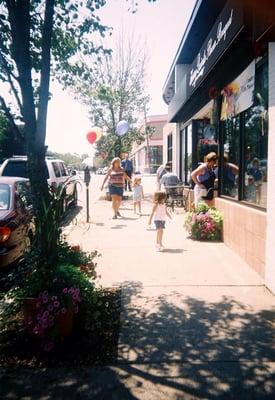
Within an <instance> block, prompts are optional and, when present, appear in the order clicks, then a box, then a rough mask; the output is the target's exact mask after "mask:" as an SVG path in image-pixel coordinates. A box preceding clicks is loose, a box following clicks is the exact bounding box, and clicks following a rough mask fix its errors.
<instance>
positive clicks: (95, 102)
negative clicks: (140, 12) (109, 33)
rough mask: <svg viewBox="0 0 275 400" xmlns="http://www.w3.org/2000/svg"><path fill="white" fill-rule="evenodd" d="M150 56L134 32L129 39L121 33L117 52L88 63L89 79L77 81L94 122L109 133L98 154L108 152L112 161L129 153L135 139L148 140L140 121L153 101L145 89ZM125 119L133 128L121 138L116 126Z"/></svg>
mask: <svg viewBox="0 0 275 400" xmlns="http://www.w3.org/2000/svg"><path fill="white" fill-rule="evenodd" d="M147 59H148V57H147V54H146V47H145V46H144V44H143V43H140V42H139V41H137V40H135V38H134V36H133V35H132V37H130V38H129V39H128V40H127V41H126V40H125V38H124V37H123V35H122V34H120V36H119V39H118V41H117V43H116V45H115V48H114V49H113V52H112V53H111V54H109V53H105V54H103V55H101V56H99V57H97V60H96V62H90V63H88V62H87V64H86V69H87V77H88V79H86V80H85V82H83V81H79V82H78V83H77V84H76V92H77V94H78V96H79V98H80V100H82V101H83V102H84V103H85V104H86V105H87V106H88V107H89V109H90V114H91V119H92V120H93V123H94V124H96V125H99V126H101V127H103V128H104V130H105V131H106V133H107V134H106V135H104V136H103V137H102V138H101V140H99V142H98V144H97V150H98V152H97V154H98V155H100V154H101V153H107V159H108V160H109V159H111V158H113V156H115V155H116V156H120V154H121V153H122V152H129V151H130V150H131V147H132V143H133V141H139V142H142V141H144V140H145V135H144V133H143V132H142V131H140V129H139V127H138V125H137V123H138V121H139V119H140V116H141V114H143V110H144V108H145V107H146V105H147V103H148V102H149V96H148V95H147V94H146V89H145V80H146V65H147ZM89 65H92V67H89ZM121 120H126V121H127V122H128V123H129V125H130V130H129V133H128V134H127V135H125V136H123V137H122V138H119V137H118V136H117V135H116V126H117V124H118V122H119V121H121Z"/></svg>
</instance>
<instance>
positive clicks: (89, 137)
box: [86, 131, 97, 144]
mask: <svg viewBox="0 0 275 400" xmlns="http://www.w3.org/2000/svg"><path fill="white" fill-rule="evenodd" d="M86 137H87V140H88V142H89V143H91V144H93V143H94V142H95V141H96V138H97V134H96V132H94V131H90V132H88V133H87V135H86Z"/></svg>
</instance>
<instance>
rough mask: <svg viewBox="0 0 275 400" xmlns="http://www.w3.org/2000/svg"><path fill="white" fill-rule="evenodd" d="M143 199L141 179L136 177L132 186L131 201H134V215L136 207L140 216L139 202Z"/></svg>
mask: <svg viewBox="0 0 275 400" xmlns="http://www.w3.org/2000/svg"><path fill="white" fill-rule="evenodd" d="M142 199H144V192H143V186H142V184H141V178H140V177H136V178H135V179H134V185H133V201H134V213H135V214H136V208H137V206H138V211H139V215H141V200H142Z"/></svg>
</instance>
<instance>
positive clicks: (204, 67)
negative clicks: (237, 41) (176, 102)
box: [187, 0, 243, 97]
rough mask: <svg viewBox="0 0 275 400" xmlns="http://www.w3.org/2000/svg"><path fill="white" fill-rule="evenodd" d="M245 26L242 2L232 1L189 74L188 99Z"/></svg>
mask: <svg viewBox="0 0 275 400" xmlns="http://www.w3.org/2000/svg"><path fill="white" fill-rule="evenodd" d="M242 25H243V13H242V8H241V6H240V2H239V1H237V0H230V1H228V2H227V4H226V6H225V7H224V9H223V11H222V12H221V14H220V15H219V18H218V19H217V20H216V22H215V24H214V26H213V28H212V29H211V31H210V33H209V35H208V36H207V38H206V40H205V41H204V44H203V46H202V48H201V50H200V51H199V54H198V55H197V57H196V58H195V60H194V62H193V63H192V65H191V66H190V70H189V72H188V74H187V97H190V96H191V94H192V93H193V92H194V90H195V89H196V88H197V87H198V86H199V85H200V83H201V82H202V81H203V80H204V78H205V76H206V75H207V73H208V72H209V71H210V70H211V69H212V68H213V66H214V65H215V63H216V61H217V60H218V58H219V57H220V56H221V55H222V54H223V53H224V51H225V50H226V49H227V47H228V46H229V45H230V43H231V41H232V40H233V39H234V37H235V36H236V34H237V33H238V32H239V30H240V28H241V27H242Z"/></svg>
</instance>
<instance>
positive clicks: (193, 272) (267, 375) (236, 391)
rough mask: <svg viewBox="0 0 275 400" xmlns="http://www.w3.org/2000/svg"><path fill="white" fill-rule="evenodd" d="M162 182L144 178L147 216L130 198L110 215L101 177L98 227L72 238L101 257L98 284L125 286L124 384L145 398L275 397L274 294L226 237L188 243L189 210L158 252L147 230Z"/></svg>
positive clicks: (94, 209) (177, 218)
mask: <svg viewBox="0 0 275 400" xmlns="http://www.w3.org/2000/svg"><path fill="white" fill-rule="evenodd" d="M155 179H156V178H155V177H144V178H143V185H144V189H145V193H146V200H145V201H144V204H143V209H142V211H143V214H144V215H142V216H138V215H135V214H134V213H133V210H132V208H133V206H132V202H131V200H127V201H124V202H123V205H122V209H121V213H122V215H123V218H121V219H118V220H112V219H111V217H112V211H111V204H110V202H107V201H102V200H97V199H98V197H99V195H100V192H99V191H98V190H97V189H96V188H98V187H99V186H100V184H101V182H102V180H103V177H100V176H96V177H95V179H94V180H93V181H94V184H95V185H94V186H95V187H94V189H93V190H94V193H95V196H94V201H93V202H92V203H91V206H90V212H91V223H90V224H89V225H88V224H85V223H83V222H82V225H81V224H79V225H78V226H75V228H74V229H73V230H72V231H71V232H70V236H69V237H70V240H71V241H72V243H75V244H77V243H80V244H81V245H82V246H83V248H84V249H85V250H92V249H97V250H99V252H101V253H102V257H101V258H99V260H98V272H99V274H100V275H101V278H100V280H99V282H100V284H102V285H103V286H113V285H117V286H121V287H122V289H123V290H122V293H123V297H122V304H123V312H122V318H121V322H122V328H121V334H120V343H119V354H118V365H119V366H118V367H117V369H116V373H117V374H118V376H119V379H120V382H123V385H125V386H126V387H127V388H128V389H129V391H130V393H131V394H132V395H133V396H135V397H134V398H142V399H150V398H152V399H155V398H156V399H159V398H160V399H162V398H163V399H167V398H169V399H180V398H182V399H186V398H219V399H220V398H226V399H228V398H232V399H233V398H234V399H246V398H247V399H251V398H259V399H261V398H268V397H269V396H272V393H273V394H275V386H274V385H275V379H274V378H275V348H274V332H275V330H274V322H275V308H274V305H275V297H274V296H273V295H272V294H271V293H269V292H268V291H267V290H266V289H265V288H264V286H263V283H262V280H261V278H259V276H258V275H257V274H256V273H254V272H253V271H252V270H251V269H250V268H249V267H248V266H247V265H246V264H245V262H244V261H242V259H241V258H239V257H238V256H237V255H236V254H235V253H233V252H232V251H231V250H230V249H229V248H227V247H226V246H225V245H224V244H223V243H201V242H195V241H192V240H190V239H188V238H187V237H186V233H185V231H184V229H183V214H182V213H176V214H175V215H174V217H173V220H172V222H171V223H169V224H168V226H167V229H166V231H165V236H164V242H165V247H166V249H165V251H164V252H163V253H159V252H156V250H155V247H154V242H155V232H154V231H152V230H148V226H147V225H148V215H149V213H150V210H151V194H152V192H153V191H154V190H155ZM91 185H92V186H93V184H91ZM128 194H129V195H130V193H128ZM102 393H103V392H102ZM111 398H112V397H111ZM114 398H115V397H114ZM126 398H127V397H126ZM130 398H131V397H130ZM270 398H271V397H270Z"/></svg>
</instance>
